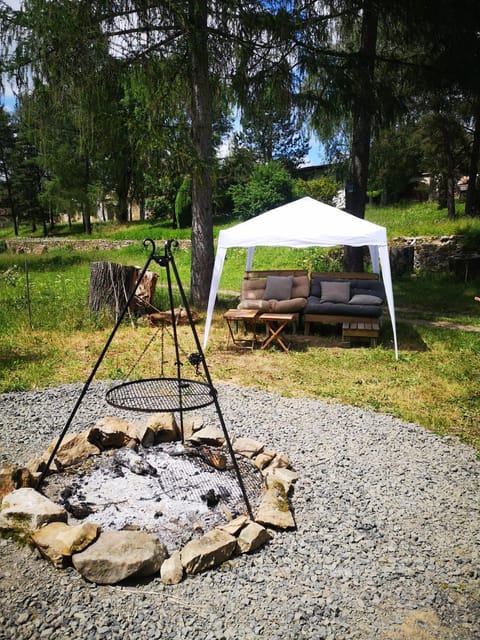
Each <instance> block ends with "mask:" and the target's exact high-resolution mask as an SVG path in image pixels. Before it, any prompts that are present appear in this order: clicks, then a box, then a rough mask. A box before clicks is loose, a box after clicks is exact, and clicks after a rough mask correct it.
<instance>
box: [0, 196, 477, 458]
mask: <svg viewBox="0 0 480 640" xmlns="http://www.w3.org/2000/svg"><path fill="white" fill-rule="evenodd" d="M367 217H368V218H369V219H371V220H372V221H375V222H378V223H380V224H385V225H386V226H387V230H388V235H389V237H394V236H396V235H406V236H412V235H416V234H421V235H449V234H450V233H457V232H459V230H460V229H464V230H465V229H467V230H468V233H469V234H470V237H471V238H475V237H476V234H478V233H479V229H480V221H477V220H469V219H465V218H461V217H459V218H458V220H456V221H454V222H450V221H447V220H446V218H445V216H444V213H442V212H438V210H436V208H435V207H434V206H432V205H428V206H427V205H412V206H409V207H406V208H401V207H395V208H390V209H376V208H375V209H373V208H372V209H369V210H368V215H367ZM230 224H232V223H230ZM218 230H219V227H216V229H215V232H216V233H218ZM59 231H60V232H61V233H64V232H65V229H59ZM22 232H23V230H22ZM2 233H5V232H4V231H3V232H2ZM95 233H96V234H97V237H100V236H102V237H106V238H111V239H123V238H127V239H135V240H138V243H135V244H134V245H132V246H130V247H127V248H124V249H121V250H112V251H72V250H66V249H64V250H60V249H55V250H50V251H48V252H47V253H44V254H40V255H33V254H19V255H15V254H13V253H9V252H3V253H0V392H4V391H15V390H28V389H33V388H37V387H43V386H52V385H57V384H60V383H64V382H79V381H84V380H85V379H86V378H87V377H88V375H89V374H90V372H91V369H92V367H93V365H94V364H95V362H96V360H97V358H98V355H99V354H100V352H101V350H102V348H103V346H104V344H105V342H106V340H107V338H108V336H109V334H110V331H111V327H112V325H111V324H110V322H109V321H108V320H107V319H106V318H105V317H97V316H92V315H91V314H90V312H89V311H88V308H87V297H88V287H89V274H90V264H91V262H94V261H100V260H107V261H113V262H120V263H123V264H135V265H139V266H143V264H144V263H145V261H146V259H147V257H148V250H147V249H145V248H144V247H143V245H142V241H143V239H144V238H145V237H152V238H154V239H155V240H156V241H157V248H158V249H159V250H160V251H161V240H164V239H168V238H171V237H173V236H174V237H178V238H181V237H182V236H183V237H188V234H189V232H188V231H185V230H184V231H182V234H179V233H172V229H171V228H169V226H168V224H165V223H154V224H153V225H149V224H148V223H135V224H132V225H127V226H122V227H120V226H118V225H110V224H107V225H97V226H96V228H95ZM64 237H66V236H64ZM75 237H77V238H78V237H81V235H80V234H76V235H75ZM174 255H175V261H176V265H177V267H178V269H179V272H180V277H181V280H182V283H183V284H184V286H185V288H186V289H187V290H188V285H189V280H190V258H191V254H190V250H189V249H188V248H181V249H180V248H179V249H176V250H175V254H174ZM339 255H340V254H339V252H338V250H337V251H334V252H332V251H328V250H324V249H309V250H296V249H286V248H279V249H269V248H259V249H257V251H256V254H255V268H258V269H262V268H265V269H274V268H279V269H281V268H307V269H310V270H311V269H318V270H329V269H331V270H334V269H338V268H340V267H339ZM245 259H246V251H245V250H243V249H233V250H230V251H229V252H228V254H227V259H226V262H225V267H224V271H223V274H222V279H221V282H220V289H221V294H220V296H219V302H218V305H217V308H216V311H215V316H214V322H213V326H212V332H211V337H210V342H209V345H208V348H207V352H206V356H207V360H208V364H209V368H210V371H211V373H212V376H213V377H214V380H215V381H218V382H221V381H226V382H234V383H238V384H241V385H244V386H250V387H255V388H259V389H264V390H267V391H275V392H278V393H281V394H284V395H290V396H297V397H313V398H322V399H324V400H327V401H334V402H341V403H345V404H351V405H355V406H359V407H364V408H368V409H373V410H375V411H382V412H385V413H389V414H391V415H394V416H398V417H400V418H402V419H404V420H407V421H411V422H415V423H418V424H421V425H423V426H424V427H426V428H429V429H431V430H433V431H435V432H436V433H439V434H442V435H445V434H449V435H454V436H458V437H460V438H462V439H463V440H464V441H466V442H468V443H469V444H471V445H472V446H474V447H476V448H477V450H478V451H479V452H480V426H479V425H480V392H479V382H480V333H478V332H473V331H467V330H466V327H467V325H468V326H472V325H473V326H476V327H479V328H480V304H479V303H476V302H474V300H473V298H474V296H475V295H479V294H480V284H479V285H478V286H477V285H476V284H472V283H467V284H465V283H458V282H454V281H453V279H452V278H451V277H450V276H449V275H448V274H423V275H420V274H415V275H412V276H408V277H403V278H399V279H396V280H395V281H394V295H395V302H396V309H397V325H398V342H399V348H400V358H399V360H398V361H396V360H395V358H394V353H393V349H392V334H391V327H390V324H389V320H388V317H387V318H386V320H385V322H384V325H383V328H382V334H381V340H380V343H379V345H378V346H377V347H376V348H351V349H345V348H344V347H343V346H342V344H341V340H340V337H339V335H338V332H336V331H335V330H332V329H331V328H328V327H323V328H320V329H319V330H318V332H317V333H316V335H314V336H313V337H312V339H310V340H309V341H308V342H305V341H304V340H303V339H302V337H301V336H299V337H298V339H297V343H296V345H295V346H294V348H293V349H292V350H291V352H290V354H288V355H286V354H284V353H282V352H278V351H276V350H268V351H261V352H260V351H255V352H253V353H252V352H247V353H245V352H234V351H232V350H229V351H227V350H226V349H225V344H226V328H225V324H224V321H223V318H222V313H223V311H224V310H225V309H226V308H229V307H232V306H234V305H236V292H239V290H240V284H241V279H242V274H243V271H244V268H245ZM152 268H154V270H156V271H159V272H160V282H159V286H158V288H157V294H156V299H155V303H156V306H158V308H160V309H164V308H165V307H166V298H165V287H164V285H165V274H164V273H163V271H164V270H163V269H160V268H158V267H156V266H154V265H152ZM27 272H28V280H29V286H28V291H27V282H26V276H27ZM426 320H428V321H430V324H425V321H426ZM442 320H449V321H450V322H451V323H453V324H456V325H457V328H456V329H451V328H445V327H444V326H442V325H441V324H435V323H440V321H442ZM198 330H199V333H200V334H201V333H202V331H203V324H202V322H200V323H199V325H198ZM183 334H184V329H182V335H183ZM151 337H152V329H151V328H149V327H146V326H144V325H142V324H139V325H137V327H136V328H133V327H132V326H131V324H130V322H129V321H128V320H127V321H126V322H125V323H124V325H123V326H122V327H121V329H120V330H119V332H118V334H117V336H116V337H115V340H114V342H113V343H112V345H111V347H110V349H109V351H108V354H107V356H106V358H105V361H104V363H102V367H101V369H100V370H99V372H98V377H100V378H123V377H125V376H126V375H127V373H128V372H129V370H130V368H131V366H132V363H133V362H134V361H135V360H136V359H137V358H138V357H139V355H140V354H141V353H142V351H143V350H144V348H145V346H146V345H147V344H148V342H149V340H150V338H151ZM166 337H167V338H169V336H168V335H167V336H166ZM159 349H160V347H159V340H158V338H157V340H156V342H155V343H154V344H153V345H152V347H151V348H149V349H148V351H147V353H146V354H145V356H144V358H143V360H142V362H141V364H140V366H139V369H138V375H144V376H151V375H156V374H157V373H158V370H159V364H160V363H161V362H162V361H163V355H162V354H161V353H160V352H159ZM188 349H190V350H191V349H193V346H192V345H190V346H189V347H188ZM188 349H187V353H189V352H190V351H188ZM182 358H183V359H184V356H183V355H182ZM164 360H165V362H168V363H171V362H173V361H174V356H172V357H165V358H164ZM186 364H187V365H188V363H186Z"/></svg>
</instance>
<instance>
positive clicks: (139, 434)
mask: <svg viewBox="0 0 480 640" xmlns="http://www.w3.org/2000/svg"><path fill="white" fill-rule="evenodd" d="M88 440H89V442H91V443H92V444H94V445H95V446H97V447H99V448H100V449H111V448H114V449H120V448H121V447H126V446H129V445H130V444H131V442H132V440H133V441H134V442H136V443H138V444H141V445H142V446H144V447H151V446H152V444H153V443H154V441H155V434H154V432H153V430H152V429H150V427H149V426H148V425H147V424H137V423H134V422H128V421H127V420H123V419H122V418H115V417H112V416H106V417H105V418H102V419H101V420H99V421H98V422H97V424H96V425H95V426H94V427H93V429H90V432H89V434H88Z"/></svg>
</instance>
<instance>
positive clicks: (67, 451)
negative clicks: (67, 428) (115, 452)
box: [43, 432, 100, 471]
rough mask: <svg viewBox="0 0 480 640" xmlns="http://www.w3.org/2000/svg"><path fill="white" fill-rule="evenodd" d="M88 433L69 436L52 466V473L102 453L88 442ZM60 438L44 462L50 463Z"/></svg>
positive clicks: (66, 437) (48, 452)
mask: <svg viewBox="0 0 480 640" xmlns="http://www.w3.org/2000/svg"><path fill="white" fill-rule="evenodd" d="M88 435H89V434H88V432H84V433H70V434H67V435H66V436H65V437H64V438H63V440H62V442H61V444H60V447H59V448H58V451H57V453H56V454H55V458H54V459H53V461H52V464H51V465H50V470H51V471H55V470H56V471H61V470H62V469H63V468H64V467H71V466H72V465H74V464H79V463H81V462H84V461H85V460H86V459H87V458H89V457H90V456H94V455H97V454H99V453H100V449H99V448H98V447H96V446H95V445H93V444H92V443H91V442H90V441H89V440H88ZM57 442H58V438H57V439H55V440H54V441H53V442H52V443H51V444H50V446H49V447H48V449H47V450H46V452H45V455H44V456H43V461H44V462H45V463H47V462H48V460H49V459H50V456H51V454H52V452H53V450H54V448H55V445H56V443H57Z"/></svg>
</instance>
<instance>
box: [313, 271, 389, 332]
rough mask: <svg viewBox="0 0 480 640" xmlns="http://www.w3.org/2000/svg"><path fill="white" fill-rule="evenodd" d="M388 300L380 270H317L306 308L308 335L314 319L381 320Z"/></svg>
mask: <svg viewBox="0 0 480 640" xmlns="http://www.w3.org/2000/svg"><path fill="white" fill-rule="evenodd" d="M384 303H385V289H384V286H383V283H382V282H381V281H380V280H379V278H378V275H377V274H374V273H318V272H314V273H312V275H311V283H310V295H309V296H308V298H307V304H306V305H305V307H304V309H303V322H304V330H305V335H308V334H309V333H310V325H311V324H312V323H327V324H339V323H344V322H353V321H355V322H359V323H360V322H364V323H369V322H372V320H377V321H378V320H379V319H380V317H381V315H382V311H383V306H384Z"/></svg>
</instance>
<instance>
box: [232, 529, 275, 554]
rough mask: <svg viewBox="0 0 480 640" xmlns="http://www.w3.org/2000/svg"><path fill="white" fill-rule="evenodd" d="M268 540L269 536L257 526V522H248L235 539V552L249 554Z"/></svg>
mask: <svg viewBox="0 0 480 640" xmlns="http://www.w3.org/2000/svg"><path fill="white" fill-rule="evenodd" d="M269 540H270V534H269V533H268V531H267V530H266V529H265V527H262V525H260V524H258V522H249V523H248V524H247V526H246V527H244V528H243V529H242V530H241V531H240V533H239V534H238V538H237V551H240V553H249V552H250V551H255V549H258V548H259V547H261V546H262V545H264V544H266V543H267V542H268V541H269Z"/></svg>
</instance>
